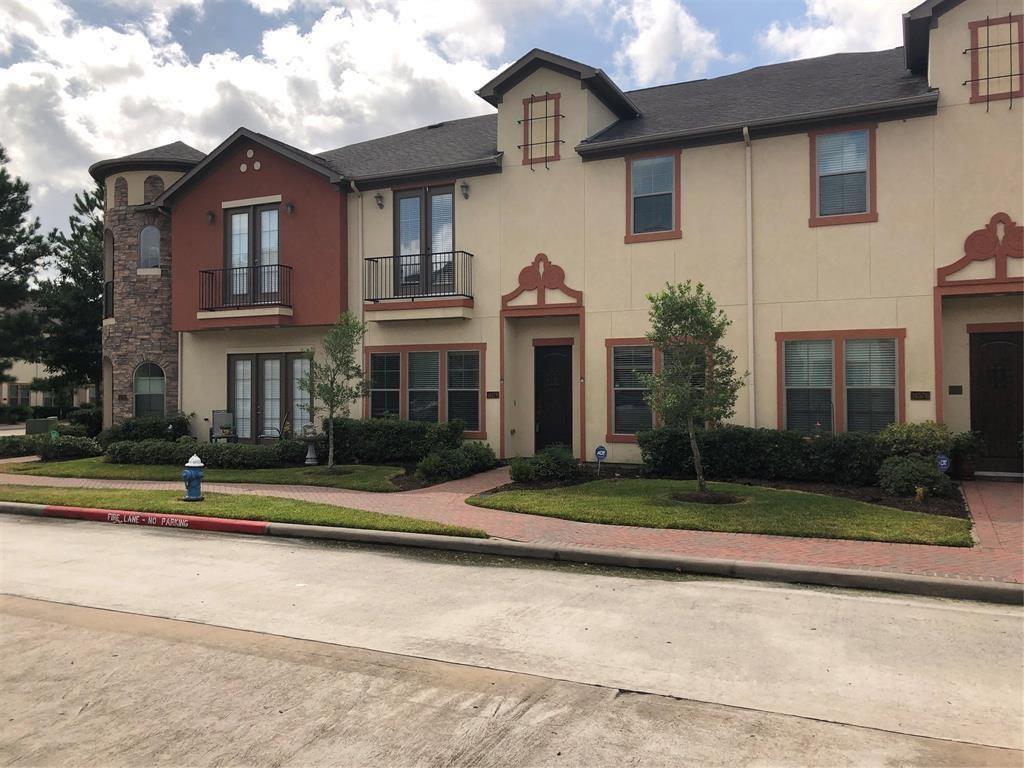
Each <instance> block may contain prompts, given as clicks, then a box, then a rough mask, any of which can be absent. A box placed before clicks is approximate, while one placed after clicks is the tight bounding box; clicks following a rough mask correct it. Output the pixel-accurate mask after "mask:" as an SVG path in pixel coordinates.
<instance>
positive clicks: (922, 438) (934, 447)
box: [878, 421, 953, 457]
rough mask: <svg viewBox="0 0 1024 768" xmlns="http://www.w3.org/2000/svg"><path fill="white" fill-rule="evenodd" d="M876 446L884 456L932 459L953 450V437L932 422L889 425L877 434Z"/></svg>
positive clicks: (944, 428)
mask: <svg viewBox="0 0 1024 768" xmlns="http://www.w3.org/2000/svg"><path fill="white" fill-rule="evenodd" d="M878 444H879V445H880V446H881V448H882V451H883V453H884V454H885V455H886V456H930V457H934V456H935V455H936V454H938V453H949V452H950V451H951V450H952V449H953V435H952V434H951V433H950V431H949V427H947V426H946V425H945V424H936V423H935V422H934V421H922V422H915V423H910V424H890V425H889V426H887V427H886V428H885V429H883V430H882V431H881V432H879V433H878Z"/></svg>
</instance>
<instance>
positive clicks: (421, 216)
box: [394, 185, 455, 296]
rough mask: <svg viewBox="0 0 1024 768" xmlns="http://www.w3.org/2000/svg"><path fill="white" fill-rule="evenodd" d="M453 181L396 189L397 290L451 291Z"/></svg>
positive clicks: (416, 292) (407, 292)
mask: <svg viewBox="0 0 1024 768" xmlns="http://www.w3.org/2000/svg"><path fill="white" fill-rule="evenodd" d="M454 248H455V195H454V187H452V186H451V185H449V186H443V187H424V188H421V189H409V190H402V191H399V192H395V256H397V257H398V258H396V259H395V276H394V281H395V294H396V295H398V296H436V295H441V296H443V295H448V294H451V293H452V292H453V290H454V285H455V263H454V253H453V251H454Z"/></svg>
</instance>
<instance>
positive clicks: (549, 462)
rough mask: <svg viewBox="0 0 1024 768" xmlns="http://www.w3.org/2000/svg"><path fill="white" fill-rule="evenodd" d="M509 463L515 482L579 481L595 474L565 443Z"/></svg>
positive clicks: (566, 482)
mask: <svg viewBox="0 0 1024 768" xmlns="http://www.w3.org/2000/svg"><path fill="white" fill-rule="evenodd" d="M509 464H510V465H511V468H512V472H511V474H512V481H513V482H515V483H558V484H566V485H568V484H571V483H578V482H581V481H582V480H585V479H587V478H589V477H592V476H593V471H592V470H591V469H590V468H589V467H588V466H587V465H586V464H581V463H580V462H579V461H578V460H577V459H576V457H575V456H573V455H572V451H570V450H569V449H568V448H566V447H565V446H563V445H551V446H548V447H547V448H545V449H544V450H542V451H541V452H540V453H538V454H536V455H535V456H529V457H517V458H514V459H512V460H511V461H510V462H509Z"/></svg>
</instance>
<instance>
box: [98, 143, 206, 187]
mask: <svg viewBox="0 0 1024 768" xmlns="http://www.w3.org/2000/svg"><path fill="white" fill-rule="evenodd" d="M204 157H206V155H205V154H203V153H202V152H200V151H199V150H198V149H196V148H195V147H190V146H189V145H188V144H186V143H185V142H183V141H174V142H171V143H170V144H164V145H163V146H160V147H153V148H152V149H144V150H142V151H141V152H135V153H134V154H131V155H125V156H124V157H114V158H111V159H109V160H100V161H99V162H97V163H93V164H92V165H90V166H89V173H90V174H91V175H92V177H93V178H95V179H97V180H99V179H100V178H101V177H102V176H103V175H104V174H105V173H110V172H111V171H113V170H115V169H119V168H121V169H123V168H129V167H131V166H133V165H140V166H141V165H146V164H151V165H152V166H153V167H167V166H172V167H173V166H180V167H181V168H190V167H192V166H193V165H195V164H196V163H198V162H199V161H200V160H202V159H203V158H204Z"/></svg>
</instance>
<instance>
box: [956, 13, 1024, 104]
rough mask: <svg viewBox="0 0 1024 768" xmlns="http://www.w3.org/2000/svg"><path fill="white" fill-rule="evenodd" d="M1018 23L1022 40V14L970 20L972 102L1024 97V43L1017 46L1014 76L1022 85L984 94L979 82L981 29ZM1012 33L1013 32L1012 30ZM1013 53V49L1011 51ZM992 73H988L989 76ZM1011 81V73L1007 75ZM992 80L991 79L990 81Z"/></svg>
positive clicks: (1019, 38)
mask: <svg viewBox="0 0 1024 768" xmlns="http://www.w3.org/2000/svg"><path fill="white" fill-rule="evenodd" d="M1007 23H1009V24H1016V25H1017V41H1021V40H1022V37H1024V16H1022V15H1020V14H1013V15H1008V16H999V17H996V18H994V19H993V18H989V19H980V20H979V21H971V22H968V24H967V28H968V29H969V30H970V33H971V104H979V103H984V102H987V101H998V100H1000V99H1011V98H1012V99H1019V98H1022V97H1024V43H1021V44H1020V45H1018V46H1017V74H1014V75H1013V76H1012V77H1016V78H1017V81H1018V82H1019V83H1020V85H1019V86H1018V87H1017V88H1016V89H1013V90H1009V91H1000V92H998V93H986V94H982V92H981V91H982V83H979V82H978V76H979V73H980V64H979V59H978V57H979V56H980V55H981V51H979V50H978V43H979V41H980V38H981V34H980V33H979V30H980V29H981V28H982V27H994V26H997V25H999V24H1007ZM1010 34H1011V35H1012V34H1013V32H1012V31H1011V33H1010ZM1011 55H1012V51H1011ZM988 76H990V75H986V77H988ZM1006 77H1007V79H1008V80H1010V81H1011V84H1012V82H1013V81H1012V78H1011V76H1010V75H1007V76H1006ZM988 82H991V81H988ZM986 84H987V83H986Z"/></svg>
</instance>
